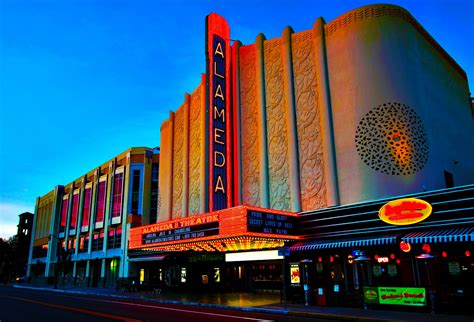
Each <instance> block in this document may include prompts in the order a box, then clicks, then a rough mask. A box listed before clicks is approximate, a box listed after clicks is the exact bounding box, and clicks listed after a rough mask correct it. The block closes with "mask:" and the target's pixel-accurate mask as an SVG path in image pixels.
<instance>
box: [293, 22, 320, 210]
mask: <svg viewBox="0 0 474 322" xmlns="http://www.w3.org/2000/svg"><path fill="white" fill-rule="evenodd" d="M313 37H314V35H313V32H312V31H311V30H310V31H305V32H299V33H296V34H293V35H292V36H291V39H292V54H293V55H292V57H293V75H294V86H295V104H296V121H297V128H298V145H299V146H298V150H299V161H300V178H301V179H300V181H301V207H302V210H303V211H306V210H313V209H318V208H323V207H325V206H326V185H325V181H324V163H323V162H324V161H323V143H322V138H321V135H322V132H321V125H320V119H321V118H320V111H319V106H318V94H317V93H318V92H317V79H316V68H315V65H314V64H315V63H314V55H315V53H314V51H315V50H314V45H313Z"/></svg>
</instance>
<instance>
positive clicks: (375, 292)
mask: <svg viewBox="0 0 474 322" xmlns="http://www.w3.org/2000/svg"><path fill="white" fill-rule="evenodd" d="M364 301H365V302H366V303H374V304H390V305H408V306H426V289H425V288H423V287H364Z"/></svg>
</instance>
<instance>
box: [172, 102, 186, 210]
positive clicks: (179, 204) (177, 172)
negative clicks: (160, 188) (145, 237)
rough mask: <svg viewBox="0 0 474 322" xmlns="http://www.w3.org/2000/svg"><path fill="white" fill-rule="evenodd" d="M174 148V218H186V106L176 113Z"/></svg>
mask: <svg viewBox="0 0 474 322" xmlns="http://www.w3.org/2000/svg"><path fill="white" fill-rule="evenodd" d="M173 132H174V133H173V137H174V146H173V210H172V218H173V219H174V218H180V217H184V214H183V209H182V208H183V197H182V195H183V145H184V135H185V133H184V106H181V107H180V108H179V109H178V110H177V111H176V113H175V118H174V131H173Z"/></svg>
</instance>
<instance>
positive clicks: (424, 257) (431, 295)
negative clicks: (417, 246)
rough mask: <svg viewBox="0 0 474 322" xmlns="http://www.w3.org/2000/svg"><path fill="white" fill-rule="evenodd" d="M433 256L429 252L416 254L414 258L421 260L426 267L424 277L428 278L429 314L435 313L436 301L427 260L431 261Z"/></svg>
mask: <svg viewBox="0 0 474 322" xmlns="http://www.w3.org/2000/svg"><path fill="white" fill-rule="evenodd" d="M434 258H435V257H434V256H433V255H431V254H429V253H423V254H421V255H419V256H416V259H420V260H423V263H424V266H425V269H426V278H427V280H428V287H427V293H428V296H429V298H430V302H431V314H435V313H436V301H437V296H436V291H435V290H434V289H433V287H432V284H431V274H430V265H429V261H431V260H432V259H434Z"/></svg>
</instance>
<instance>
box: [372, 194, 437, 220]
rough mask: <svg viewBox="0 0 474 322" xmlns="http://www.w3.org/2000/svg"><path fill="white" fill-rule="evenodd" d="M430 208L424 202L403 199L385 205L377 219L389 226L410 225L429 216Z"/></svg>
mask: <svg viewBox="0 0 474 322" xmlns="http://www.w3.org/2000/svg"><path fill="white" fill-rule="evenodd" d="M431 211H432V207H431V205H430V204H429V203H427V202H426V201H424V200H421V199H416V198H404V199H398V200H393V201H390V202H389V203H386V204H385V205H384V206H383V207H382V208H381V209H380V211H379V217H380V219H382V220H383V221H384V222H386V223H387V224H391V225H411V224H416V223H418V222H420V221H423V220H425V219H426V218H428V217H429V216H430V215H431Z"/></svg>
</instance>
